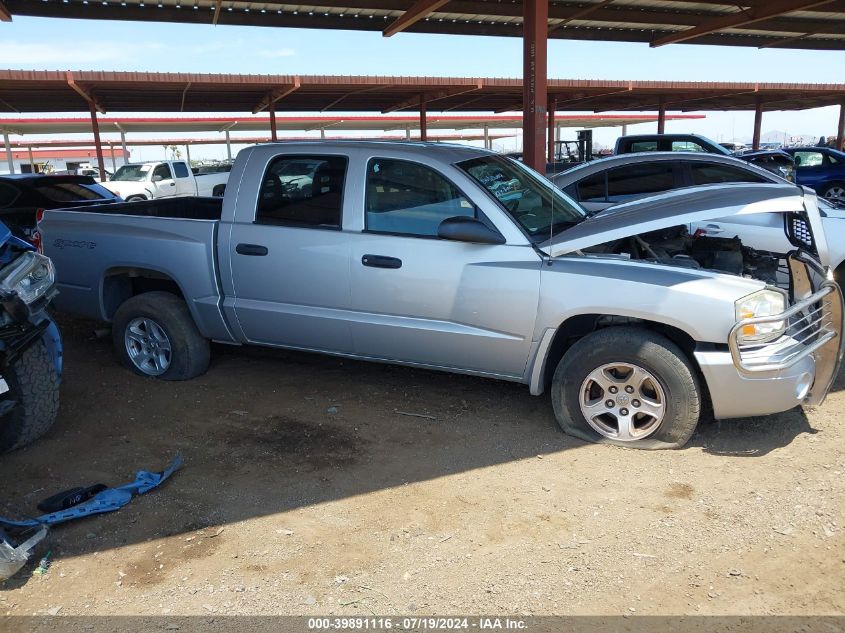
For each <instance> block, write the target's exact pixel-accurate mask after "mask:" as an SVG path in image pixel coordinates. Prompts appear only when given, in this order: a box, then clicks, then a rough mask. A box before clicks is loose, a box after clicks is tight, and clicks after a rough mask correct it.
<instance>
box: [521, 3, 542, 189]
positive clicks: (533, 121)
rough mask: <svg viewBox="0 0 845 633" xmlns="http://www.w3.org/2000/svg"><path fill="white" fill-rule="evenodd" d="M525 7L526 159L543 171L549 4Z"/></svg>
mask: <svg viewBox="0 0 845 633" xmlns="http://www.w3.org/2000/svg"><path fill="white" fill-rule="evenodd" d="M522 7H523V15H522V25H523V27H522V63H523V69H522V77H523V78H522V104H523V110H522V140H523V145H522V160H523V162H524V163H525V164H526V165H528V166H529V167H531V168H533V169H536V170H537V171H539V172H540V173H541V174H542V173H545V171H546V159H545V155H544V154H545V152H544V149H545V145H546V143H545V141H546V99H547V95H548V85H547V84H548V78H547V76H546V70H547V56H546V55H547V44H548V33H549V3H548V2H546V0H523V3H522Z"/></svg>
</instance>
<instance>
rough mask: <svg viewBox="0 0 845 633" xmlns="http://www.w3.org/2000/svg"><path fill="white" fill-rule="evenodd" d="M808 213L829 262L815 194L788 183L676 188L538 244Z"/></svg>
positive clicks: (574, 244) (551, 251)
mask: <svg viewBox="0 0 845 633" xmlns="http://www.w3.org/2000/svg"><path fill="white" fill-rule="evenodd" d="M803 211H806V212H807V215H808V216H809V221H810V227H811V228H812V230H813V237H814V238H815V241H816V247H817V249H818V255H819V260H820V261H821V263H822V264H823V265H825V266H828V265H829V261H828V249H827V243H826V241H825V239H824V230H823V229H822V224H821V218H820V217H819V210H818V205H817V201H816V194H815V193H814V192H813V191H812V190H810V189H807V188H802V187H799V186H797V185H789V184H783V185H780V184H727V185H721V184H720V185H707V186H703V187H690V188H688V189H677V190H674V191H667V192H665V193H661V194H658V195H656V196H651V197H648V198H641V199H639V200H635V201H632V202H628V203H625V204H620V205H617V206H614V207H610V208H609V209H606V210H604V211H602V212H601V213H599V214H597V215H594V216H593V217H590V218H587V219H586V220H584V221H583V222H580V223H579V224H576V225H575V226H573V227H572V228H571V229H568V230H566V231H563V232H561V233H558V234H557V235H555V236H554V237H553V238H552V239H550V240H547V241H545V242H543V243H542V244H538V247H539V248H540V249H541V250H543V251H544V252H545V253H546V254H548V255H550V256H551V257H559V256H561V255H566V254H567V253H573V252H576V251H579V250H582V249H585V248H590V247H592V246H598V245H599V244H605V243H607V242H611V241H613V240H618V239H622V238H625V237H631V236H633V235H639V234H641V233H648V232H650V231H657V230H660V229H665V228H669V227H672V226H678V225H679V224H690V223H693V222H706V221H707V220H715V219H717V218H728V217H731V216H738V215H750V214H754V213H790V212H803Z"/></svg>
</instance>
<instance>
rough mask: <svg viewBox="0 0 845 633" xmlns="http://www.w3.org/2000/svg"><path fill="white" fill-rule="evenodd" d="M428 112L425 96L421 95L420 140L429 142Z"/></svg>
mask: <svg viewBox="0 0 845 633" xmlns="http://www.w3.org/2000/svg"><path fill="white" fill-rule="evenodd" d="M427 118H428V112H427V109H426V102H425V96H424V95H420V140H421V141H427V140H428V120H427Z"/></svg>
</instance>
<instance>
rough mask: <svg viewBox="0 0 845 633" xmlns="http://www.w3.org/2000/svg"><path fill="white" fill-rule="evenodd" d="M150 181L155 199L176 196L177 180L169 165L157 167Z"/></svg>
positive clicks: (163, 164)
mask: <svg viewBox="0 0 845 633" xmlns="http://www.w3.org/2000/svg"><path fill="white" fill-rule="evenodd" d="M150 180H151V182H150V185H151V186H152V189H153V193H154V194H155V196H154V197H155V198H169V197H171V196H175V195H176V180H175V179H174V178H173V172H172V171H171V170H170V165H168V164H167V163H159V164H158V165H156V166H155V168H154V169H153V175H152V176H151V178H150Z"/></svg>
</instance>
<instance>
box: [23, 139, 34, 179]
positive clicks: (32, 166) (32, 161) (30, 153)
mask: <svg viewBox="0 0 845 633" xmlns="http://www.w3.org/2000/svg"><path fill="white" fill-rule="evenodd" d="M26 151H27V154H29V173H30V174H34V173H35V159H34V158H33V157H32V145H29V146H28V147H27V148H26ZM21 171H23V169H21Z"/></svg>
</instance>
